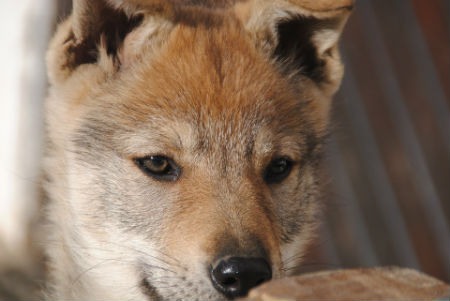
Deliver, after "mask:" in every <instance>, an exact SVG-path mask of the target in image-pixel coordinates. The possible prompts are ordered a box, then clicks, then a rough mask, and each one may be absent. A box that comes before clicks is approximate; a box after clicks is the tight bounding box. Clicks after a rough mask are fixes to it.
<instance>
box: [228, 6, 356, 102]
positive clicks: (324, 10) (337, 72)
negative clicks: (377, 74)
mask: <svg viewBox="0 0 450 301" xmlns="http://www.w3.org/2000/svg"><path fill="white" fill-rule="evenodd" d="M352 7H353V0H274V1H270V0H253V1H250V2H248V3H243V4H237V5H236V6H235V10H236V13H237V15H238V17H239V18H240V19H241V20H242V21H243V23H244V25H245V27H246V29H247V30H248V31H249V32H250V34H251V36H252V37H253V39H254V40H255V43H256V45H257V47H258V48H259V49H261V50H262V51H263V52H264V53H265V54H266V55H268V56H270V57H271V58H273V59H274V60H275V62H276V64H277V65H278V66H279V68H280V69H281V71H282V72H283V73H286V74H289V75H293V76H294V78H297V79H300V77H302V76H303V78H304V77H306V78H308V79H310V80H312V81H313V82H315V83H316V84H317V85H318V86H319V88H320V89H321V90H322V91H323V92H324V93H325V94H326V95H328V96H331V95H332V94H333V93H334V92H335V91H336V90H337V88H338V86H339V84H340V81H341V79H342V75H343V67H342V64H341V59H340V55H339V50H338V41H339V38H340V35H341V33H342V30H343V27H344V25H345V23H346V21H347V18H348V16H349V14H350V12H351V10H352Z"/></svg>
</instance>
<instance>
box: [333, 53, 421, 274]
mask: <svg viewBox="0 0 450 301" xmlns="http://www.w3.org/2000/svg"><path fill="white" fill-rule="evenodd" d="M344 57H345V52H344ZM346 66H347V76H346V78H345V79H344V81H343V85H342V90H343V91H344V94H345V95H346V96H347V97H348V98H349V99H350V100H351V104H348V105H346V110H347V111H348V112H349V114H348V115H349V116H350V117H351V120H350V121H351V123H352V124H353V127H352V129H354V131H355V134H356V139H357V142H358V145H359V148H360V151H361V153H362V157H363V158H365V160H362V161H363V162H362V164H363V165H364V168H365V169H366V170H370V171H371V172H372V173H371V176H370V177H369V181H370V185H371V187H372V189H373V193H374V194H375V196H376V199H377V201H378V206H379V208H380V210H381V212H382V219H383V220H384V222H385V223H386V225H387V227H388V228H389V231H390V233H392V235H393V236H394V237H395V240H396V241H397V242H398V244H396V248H395V249H394V252H395V253H396V256H397V258H398V259H399V260H400V262H401V264H403V265H406V266H409V267H413V268H416V269H417V268H420V265H419V262H418V260H417V256H416V254H415V251H414V247H413V244H412V242H411V239H410V237H409V234H408V230H407V227H406V222H405V220H404V217H403V214H402V211H401V210H400V208H399V205H398V202H397V198H396V196H395V193H394V190H393V188H392V185H391V183H390V182H389V181H388V175H387V172H386V170H385V168H384V163H383V161H382V159H381V155H380V153H379V150H378V145H377V142H376V140H375V137H374V135H373V131H372V129H371V126H370V124H369V121H368V118H367V114H366V112H365V108H364V105H363V103H362V102H361V101H360V99H361V95H360V93H359V91H358V89H357V86H356V79H355V78H354V77H353V73H352V71H351V70H352V66H351V63H350V62H349V61H347V63H346Z"/></svg>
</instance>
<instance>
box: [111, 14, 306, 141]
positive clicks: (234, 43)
mask: <svg viewBox="0 0 450 301" xmlns="http://www.w3.org/2000/svg"><path fill="white" fill-rule="evenodd" d="M216 23H217V24H215V25H214V26H212V27H205V26H189V25H186V24H180V25H178V26H177V27H176V28H175V29H174V30H173V31H172V32H171V34H170V35H169V37H168V39H167V42H166V43H165V44H164V45H163V46H162V48H161V49H160V50H158V51H157V52H156V53H153V52H150V53H148V54H147V55H144V56H143V57H142V61H140V62H139V64H135V65H134V66H132V68H130V70H129V71H127V70H125V71H124V72H123V75H122V77H121V78H120V81H121V82H120V84H119V85H115V86H114V87H112V88H111V90H112V94H114V96H113V97H110V101H111V102H114V104H113V105H111V106H110V107H111V108H113V110H116V109H119V111H120V117H121V118H120V121H121V122H122V123H123V124H125V125H126V126H125V128H129V130H130V131H136V129H139V131H140V133H142V134H145V133H146V135H147V136H149V137H150V136H151V137H152V139H157V140H161V141H163V140H164V141H166V140H170V144H171V145H174V146H176V145H177V144H178V145H179V144H181V140H180V137H179V136H180V135H181V136H185V137H188V136H189V137H195V138H196V140H197V144H198V141H202V143H204V144H208V143H209V141H214V143H215V145H222V146H223V145H228V146H231V145H234V146H235V147H237V146H239V145H241V144H246V145H249V143H250V142H251V141H254V140H255V139H256V138H257V137H256V136H257V135H256V134H257V133H258V132H261V131H263V129H264V131H263V132H266V133H267V135H266V136H267V139H269V137H272V136H274V137H276V136H280V135H284V136H293V135H295V134H296V133H297V132H298V131H299V130H300V129H303V128H304V127H305V126H306V123H307V120H306V115H305V114H304V113H303V111H304V107H303V105H302V102H301V101H299V100H300V99H301V98H302V97H303V96H302V95H301V93H299V91H298V90H297V89H294V88H293V87H292V86H291V85H290V84H289V83H288V82H286V80H284V79H283V78H282V76H281V74H280V73H279V72H278V71H277V69H276V68H275V66H274V65H273V64H272V63H271V62H270V60H269V59H267V58H266V57H265V56H263V55H262V54H261V53H260V52H258V51H257V50H256V49H255V47H254V45H253V43H252V41H251V39H250V37H249V36H248V34H247V33H246V32H245V31H244V29H243V28H242V26H241V25H240V23H239V22H237V21H236V20H234V19H233V18H230V19H226V18H224V19H223V20H222V21H221V22H216ZM155 129H156V130H155ZM267 129H270V131H271V132H272V134H271V135H269V134H268V133H269V131H268V130H267ZM180 132H181V133H182V134H180ZM137 136H139V137H141V136H142V135H141V134H139V135H137ZM141 142H142V143H141V144H148V143H146V142H145V141H143V140H142V141H141ZM166 142H169V141H166ZM164 144H167V143H164ZM185 144H186V143H184V145H185ZM250 144H251V143H250Z"/></svg>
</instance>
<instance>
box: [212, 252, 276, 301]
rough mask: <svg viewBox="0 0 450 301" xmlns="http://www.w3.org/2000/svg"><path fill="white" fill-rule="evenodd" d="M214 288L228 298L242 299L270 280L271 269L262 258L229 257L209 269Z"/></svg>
mask: <svg viewBox="0 0 450 301" xmlns="http://www.w3.org/2000/svg"><path fill="white" fill-rule="evenodd" d="M210 277H211V281H212V283H213V285H214V287H215V288H216V289H217V290H218V291H219V292H221V293H222V294H224V295H225V296H226V297H228V298H235V297H243V296H245V295H247V293H248V291H249V290H250V289H251V288H253V287H255V286H257V285H259V284H261V283H263V282H264V281H267V280H270V279H271V278H272V269H271V268H270V265H269V264H268V262H267V261H266V260H265V259H263V258H245V257H230V258H225V259H222V260H220V261H219V262H218V263H217V265H216V266H215V267H212V268H211V274H210Z"/></svg>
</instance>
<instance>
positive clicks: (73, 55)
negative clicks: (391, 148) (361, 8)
mask: <svg viewBox="0 0 450 301" xmlns="http://www.w3.org/2000/svg"><path fill="white" fill-rule="evenodd" d="M100 2H101V3H103V4H99V3H100ZM211 3H213V2H211V1H205V2H198V1H192V2H188V1H186V2H183V1H168V2H158V1H149V2H144V1H142V2H141V1H123V2H122V1H109V2H108V3H106V2H103V1H99V2H96V4H93V2H92V3H91V2H87V1H79V2H75V5H74V12H73V15H72V16H71V17H70V18H69V19H68V20H67V21H65V22H64V23H63V24H62V25H60V27H59V30H58V32H57V34H56V36H55V38H54V39H53V41H52V43H51V46H50V49H49V53H48V65H49V78H50V82H51V85H52V87H51V90H50V96H49V99H48V102H47V109H48V120H47V122H48V135H49V148H48V156H47V163H46V172H47V174H48V177H49V181H48V183H47V192H48V197H49V205H48V217H49V226H50V228H49V232H50V233H51V234H50V235H51V237H50V240H51V241H52V243H51V244H49V246H50V247H49V248H48V249H47V251H48V254H49V258H50V271H51V274H50V281H51V285H50V286H49V298H50V299H55V300H59V299H65V300H67V299H89V300H97V299H108V300H113V299H114V300H123V299H125V298H128V299H129V298H131V299H133V300H138V299H142V298H150V299H155V300H157V299H158V298H161V299H177V298H179V299H186V300H192V299H195V298H198V299H199V300H207V299H212V300H217V299H219V298H222V297H221V295H220V294H219V293H218V292H216V291H215V290H214V288H213V287H212V285H211V283H210V282H209V279H208V273H206V272H205V271H206V270H207V267H208V266H210V265H213V264H214V262H215V261H217V260H218V259H219V258H221V257H224V256H243V257H247V256H248V257H264V258H267V260H268V261H269V262H270V264H271V267H272V269H273V276H274V277H280V276H282V275H283V274H284V271H285V270H287V269H289V268H290V265H291V264H293V263H294V264H296V261H295V260H294V261H291V262H290V263H288V262H287V259H288V257H289V256H293V255H295V256H298V257H299V258H301V254H302V250H303V249H304V246H305V245H306V243H307V242H308V240H309V239H310V237H311V235H312V233H313V229H314V227H315V217H316V215H317V209H318V204H317V200H316V197H317V193H318V192H317V181H318V178H317V175H316V173H317V164H318V160H319V158H320V153H321V143H322V140H323V137H324V135H325V134H326V129H327V124H328V111H329V106H330V97H331V95H332V94H333V93H334V92H335V91H336V89H337V87H338V85H339V82H340V79H341V76H342V66H341V64H340V60H339V54H338V51H337V47H336V43H337V38H338V36H339V33H340V31H341V29H342V26H343V24H344V22H345V20H346V17H347V14H348V11H349V5H350V4H349V3H348V2H346V1H342V3H341V4H340V5H339V6H338V7H337V8H336V7H333V6H331V4H330V3H329V2H327V3H328V4H326V5H325V6H323V5H319V6H317V7H316V8H317V9H316V10H315V9H312V8H311V6H312V5H314V3H313V2H311V1H305V2H304V4H305V6H302V5H301V4H302V3H303V2H302V1H273V2H272V1H262V0H261V1H257V0H255V1H248V2H238V3H236V4H235V3H234V1H226V2H223V3H222V4H223V5H218V6H214V7H213V8H211V5H210V4H211ZM214 3H215V2H214ZM96 5H97V6H96ZM327 7H328V8H329V9H328V10H327ZM292 19H293V20H294V23H292V24H291V23H286V28H287V30H295V32H297V33H299V34H300V37H303V38H304V39H305V40H304V41H300V42H301V43H303V44H296V42H294V44H292V43H291V42H290V40H284V39H285V37H280V36H278V31H277V28H278V27H277V26H278V25H279V24H280V23H282V22H289V21H290V20H292ZM305 20H306V21H305ZM293 26H295V28H291V27H293ZM298 26H300V28H297V27H298ZM282 39H283V40H282ZM289 39H290V38H289ZM292 45H293V46H292ZM291 46H292V47H293V49H290V48H289V47H291ZM292 47H291V48H292ZM296 47H297V48H296ZM297 50H298V52H295V53H294V52H293V51H297ZM302 51H303V52H304V53H305V56H306V55H308V60H306V59H305V57H303V56H302ZM316 61H317V62H320V63H319V64H316V63H315V62H316ZM293 66H298V68H294V67H293ZM309 70H312V71H314V74H315V75H313V74H310V73H309ZM316 75H317V76H316ZM146 155H165V156H167V157H170V158H172V159H174V160H175V161H176V162H177V164H178V165H180V166H181V167H182V174H181V177H180V178H179V179H178V180H177V181H176V182H164V181H157V180H155V179H152V178H151V177H149V176H147V175H145V174H144V173H143V172H142V171H141V170H139V168H138V167H137V166H136V165H135V163H134V159H135V158H139V157H142V156H146ZM278 156H287V157H289V158H291V159H292V160H293V162H294V165H293V169H292V171H291V173H290V175H289V176H288V177H287V178H286V179H285V180H284V181H283V182H282V183H275V184H270V185H269V184H267V183H265V181H264V177H263V174H264V172H265V168H266V167H267V166H268V164H269V163H270V162H271V160H272V159H273V158H276V157H278ZM167 271H169V272H167ZM140 285H141V286H140ZM174 286H176V288H173V287H174ZM144 295H146V297H145V296H144Z"/></svg>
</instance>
